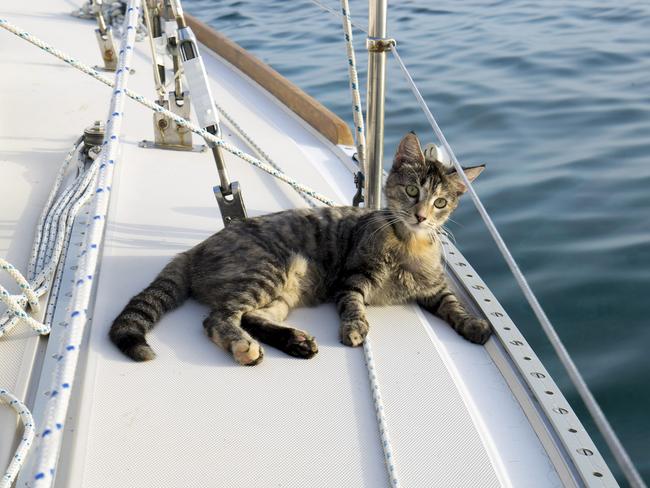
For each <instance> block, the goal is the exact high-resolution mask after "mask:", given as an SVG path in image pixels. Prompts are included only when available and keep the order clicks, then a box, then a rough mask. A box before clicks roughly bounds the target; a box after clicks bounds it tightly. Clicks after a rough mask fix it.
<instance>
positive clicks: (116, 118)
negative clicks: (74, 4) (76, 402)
mask: <svg viewBox="0 0 650 488" xmlns="http://www.w3.org/2000/svg"><path fill="white" fill-rule="evenodd" d="M139 11H140V0H130V1H129V4H128V7H127V11H126V18H125V25H126V27H125V29H124V34H123V36H122V40H121V46H120V51H119V61H118V67H117V70H116V72H115V90H114V91H113V96H112V98H111V103H110V109H109V117H108V122H107V124H106V136H105V139H104V142H103V147H102V152H101V154H100V157H99V159H98V160H97V161H98V165H99V166H98V177H97V187H96V189H95V192H94V200H93V201H92V204H91V208H92V210H91V215H92V220H91V221H90V223H89V224H88V229H87V231H86V236H85V243H84V244H85V245H84V248H83V250H82V252H81V258H80V261H79V265H78V269H77V272H76V274H75V283H76V286H75V288H74V290H73V294H72V298H71V300H70V317H69V320H68V327H66V330H65V332H66V333H65V335H64V336H63V340H62V343H61V346H60V349H59V353H58V354H59V357H60V358H61V359H60V360H59V361H58V362H57V363H56V366H55V371H54V373H53V375H52V383H51V385H50V388H49V390H48V391H49V399H48V402H47V404H46V406H45V414H44V418H43V425H42V427H41V428H40V430H39V445H38V451H37V454H36V459H35V464H34V466H35V468H34V472H33V480H34V487H36V488H42V487H48V486H51V485H52V483H53V481H54V476H55V473H56V471H55V470H56V464H57V460H58V456H59V451H60V447H61V440H62V436H63V428H64V425H65V420H66V415H67V410H68V405H69V402H70V392H71V389H72V386H73V384H74V379H75V371H76V368H77V363H78V360H79V348H80V346H81V341H82V337H83V334H84V329H85V326H86V324H87V321H88V317H87V315H86V312H87V309H88V305H89V302H90V295H91V291H92V285H93V277H94V275H95V273H96V269H97V263H98V258H99V251H100V247H101V243H102V240H103V235H104V230H105V225H106V215H107V213H108V203H109V198H110V191H111V184H112V179H113V170H114V167H115V164H116V162H117V160H118V152H119V135H120V129H121V125H122V119H123V116H124V111H123V108H124V102H125V100H126V93H125V88H126V83H127V80H128V78H129V74H130V68H129V66H130V62H131V58H132V54H133V45H134V42H135V35H136V26H137V22H138V17H139Z"/></svg>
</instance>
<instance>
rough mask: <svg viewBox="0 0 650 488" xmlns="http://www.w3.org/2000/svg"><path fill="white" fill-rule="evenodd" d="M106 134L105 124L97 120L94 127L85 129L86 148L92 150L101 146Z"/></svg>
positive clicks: (84, 140)
mask: <svg viewBox="0 0 650 488" xmlns="http://www.w3.org/2000/svg"><path fill="white" fill-rule="evenodd" d="M105 133H106V126H105V125H104V123H103V122H102V121H101V120H96V121H95V123H94V124H93V125H91V126H89V127H86V128H85V129H84V135H83V142H84V147H85V148H88V149H90V148H91V147H93V146H101V145H102V143H103V142H104V134H105Z"/></svg>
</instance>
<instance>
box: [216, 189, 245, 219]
mask: <svg viewBox="0 0 650 488" xmlns="http://www.w3.org/2000/svg"><path fill="white" fill-rule="evenodd" d="M213 190H214V196H215V198H216V199H217V203H218V204H219V211H220V212H221V218H222V219H223V223H224V225H228V224H230V223H231V222H232V221H233V220H244V219H245V218H246V207H245V206H244V200H243V199H242V194H241V188H240V187H239V182H237V181H233V182H232V183H231V184H230V187H229V188H228V191H226V192H224V191H223V189H222V188H221V187H220V186H219V185H217V186H215V187H214V188H213Z"/></svg>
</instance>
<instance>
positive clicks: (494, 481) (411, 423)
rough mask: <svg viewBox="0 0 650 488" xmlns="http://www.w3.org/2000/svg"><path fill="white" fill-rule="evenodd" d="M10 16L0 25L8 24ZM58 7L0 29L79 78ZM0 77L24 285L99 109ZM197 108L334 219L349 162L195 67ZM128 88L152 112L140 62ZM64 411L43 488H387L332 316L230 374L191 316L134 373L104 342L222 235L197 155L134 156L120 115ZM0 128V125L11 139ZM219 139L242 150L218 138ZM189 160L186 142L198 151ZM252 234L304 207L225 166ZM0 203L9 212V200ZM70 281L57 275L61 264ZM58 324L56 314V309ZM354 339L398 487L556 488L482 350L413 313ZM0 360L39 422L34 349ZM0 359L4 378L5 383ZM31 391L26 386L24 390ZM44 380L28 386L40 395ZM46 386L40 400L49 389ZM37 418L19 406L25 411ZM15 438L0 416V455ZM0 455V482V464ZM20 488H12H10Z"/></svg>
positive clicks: (368, 412)
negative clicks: (207, 101)
mask: <svg viewBox="0 0 650 488" xmlns="http://www.w3.org/2000/svg"><path fill="white" fill-rule="evenodd" d="M18 9H19V10H20V11H17V10H18ZM71 9H72V6H71V4H70V3H68V2H65V1H60V0H57V1H45V0H34V1H32V2H28V3H24V4H21V5H20V6H19V7H18V6H14V7H8V8H7V9H6V10H8V11H6V12H5V14H6V16H7V17H8V18H10V19H15V21H16V22H18V23H20V24H21V25H22V26H24V27H25V28H26V29H28V30H30V31H31V32H33V33H35V34H36V35H39V36H41V37H43V38H45V39H49V40H51V41H52V42H54V43H56V44H57V46H59V47H60V48H61V49H63V50H66V51H68V52H70V53H74V55H75V56H76V57H77V58H78V59H82V60H85V61H87V62H89V63H92V62H99V52H98V48H97V45H96V42H95V39H94V32H93V29H94V25H93V24H92V23H91V22H87V21H83V20H79V19H76V18H73V17H71V16H69V14H68V13H69V11H70V10H71ZM0 46H2V51H3V53H6V54H5V56H3V58H2V59H1V60H0V62H1V63H3V65H4V70H3V71H4V72H5V73H9V75H8V76H4V77H2V78H0V93H3V94H5V95H6V94H11V97H5V99H4V100H3V109H5V110H7V112H6V113H7V114H9V116H8V117H3V118H2V122H3V124H4V127H3V128H2V129H3V130H2V133H3V136H2V141H3V143H2V147H1V148H0V154H1V155H2V161H3V162H2V175H3V176H2V179H0V185H2V186H1V187H0V191H1V192H2V194H3V195H9V196H10V200H9V201H11V202H12V203H11V205H4V204H3V206H2V215H1V218H2V222H3V224H4V225H3V230H2V232H3V233H2V235H1V236H0V238H1V239H2V241H1V246H0V253H2V255H3V256H7V257H8V258H9V259H10V260H12V261H13V262H14V264H16V266H17V267H19V268H21V269H24V268H25V266H26V263H27V259H28V249H29V246H30V243H31V239H32V235H31V233H32V230H33V228H34V225H35V224H36V221H37V217H38V213H39V211H40V206H41V204H42V202H44V200H45V195H46V194H47V191H48V184H49V182H50V181H51V180H52V179H53V176H54V173H55V172H56V169H57V167H58V164H57V163H58V162H59V161H61V160H62V159H63V156H64V153H65V151H66V149H67V147H68V145H70V144H71V143H72V142H73V141H74V139H75V138H76V137H77V136H78V134H80V133H81V131H82V130H83V129H84V128H85V127H86V126H88V125H90V124H91V123H92V122H93V121H94V120H96V119H103V118H105V116H106V110H107V107H108V98H109V95H110V90H109V89H107V88H106V87H103V86H101V85H99V84H98V83H96V82H95V81H94V80H91V79H90V78H87V77H84V76H83V75H82V74H80V73H78V72H76V71H74V70H72V69H71V68H68V67H65V66H63V65H62V64H59V63H58V62H56V61H54V60H53V59H52V58H50V57H48V56H47V55H46V54H44V53H42V52H41V51H39V50H37V49H36V48H34V47H33V46H30V45H28V44H26V43H24V42H22V41H20V40H18V39H15V38H9V37H8V36H7V35H2V36H0ZM203 54H204V58H205V62H206V68H207V71H208V73H209V76H210V81H211V84H212V88H213V91H214V93H215V96H216V98H217V99H218V101H219V103H220V104H221V105H223V106H224V107H225V108H226V109H227V110H228V111H229V112H230V113H231V114H232V115H233V116H234V117H235V118H236V120H237V121H238V123H239V124H240V125H242V127H244V128H245V130H246V131H247V132H249V133H250V134H252V135H253V136H254V137H255V140H256V141H257V143H258V144H259V145H260V146H261V147H262V148H263V149H264V150H265V151H266V152H267V153H269V154H270V155H271V156H272V157H273V158H274V159H275V160H276V161H277V162H278V163H279V164H280V165H281V166H282V169H283V170H284V171H285V172H286V173H288V174H290V175H294V176H295V177H296V178H297V179H299V180H300V181H301V182H303V183H305V184H307V185H310V186H312V187H313V188H315V189H316V190H318V191H320V192H322V193H324V194H326V195H329V196H331V197H332V198H334V199H335V200H337V201H339V202H342V203H343V202H349V201H351V197H352V194H353V192H354V188H353V185H352V173H351V171H350V164H351V163H350V161H349V158H348V156H347V155H346V153H345V152H344V151H343V150H342V148H340V147H337V146H335V145H333V144H331V143H330V142H328V141H327V140H326V139H325V138H323V137H322V136H320V135H319V134H317V133H316V132H315V131H314V130H313V129H312V128H311V127H309V126H308V125H307V124H306V123H305V122H304V121H302V120H301V119H299V118H298V117H297V116H295V115H294V114H293V113H291V112H290V111H288V110H287V109H286V108H285V107H284V106H282V105H281V104H280V103H279V102H278V101H277V100H276V99H274V98H273V97H272V96H270V95H269V94H268V93H267V92H265V91H264V90H263V89H262V88H260V87H259V86H258V85H257V84H256V83H254V82H253V81H251V80H250V79H249V78H247V77H246V76H245V75H243V74H242V73H240V72H239V71H238V70H237V69H236V68H234V67H233V66H231V65H230V64H228V63H227V62H225V61H223V60H222V59H221V58H219V57H218V56H216V55H214V54H212V53H210V52H209V51H207V50H204V52H203ZM134 68H135V70H136V72H135V74H134V75H133V76H132V77H131V81H130V86H129V87H130V88H131V89H133V90H135V91H137V92H140V93H143V94H145V95H149V96H151V97H153V92H154V90H153V80H152V76H151V65H150V58H149V52H148V46H147V44H146V42H142V43H138V45H137V50H136V54H135V65H134ZM125 112H126V113H125V122H124V126H123V134H122V137H121V139H122V141H123V143H122V155H121V160H120V162H119V164H118V165H117V166H116V173H115V179H114V182H113V186H112V189H111V192H112V197H111V198H112V200H111V208H110V213H109V218H108V226H107V232H106V237H105V247H104V251H103V257H102V260H101V266H100V275H99V281H98V285H97V292H96V300H95V305H94V309H93V310H92V313H91V314H90V315H91V316H92V320H91V323H90V325H89V332H88V338H87V343H86V346H85V351H86V354H85V358H84V360H83V361H82V364H81V365H80V368H79V372H78V379H77V384H76V388H77V392H76V397H77V400H76V401H75V402H74V405H73V408H72V411H71V412H70V422H69V423H68V424H67V425H66V437H65V440H64V449H63V456H62V459H61V461H60V464H59V470H58V474H57V482H56V485H57V486H59V487H66V486H83V487H87V488H92V487H104V486H120V487H129V486H134V487H135V486H160V487H164V486H179V485H182V486H229V487H240V486H241V487H269V486H282V487H304V486H309V487H314V488H315V487H320V486H323V487H325V486H327V487H331V486H337V487H343V486H346V487H356V486H359V487H361V486H363V487H369V488H370V487H372V488H375V487H380V486H389V481H388V474H387V469H386V466H385V462H384V455H383V451H382V445H381V439H380V435H379V431H378V427H377V421H376V418H375V412H374V405H373V399H372V391H371V387H370V383H369V380H368V373H367V369H366V365H365V362H364V356H363V352H362V350H361V349H352V348H347V347H345V346H343V345H341V344H340V343H339V342H338V318H337V316H336V312H335V310H334V308H333V307H332V306H331V305H323V306H320V307H317V308H311V309H299V310H296V311H295V312H293V313H292V314H291V315H290V317H289V320H288V321H289V322H290V323H291V324H293V325H295V326H296V327H299V328H304V329H306V330H308V331H310V332H311V333H312V334H313V335H314V336H316V338H317V341H318V343H319V349H320V351H319V353H318V354H317V355H316V356H315V357H314V358H313V359H311V360H300V359H295V358H291V357H289V356H286V355H284V354H282V353H280V352H278V351H276V350H274V349H272V348H270V347H266V348H265V351H266V354H265V358H264V361H263V362H262V363H261V364H260V365H258V366H255V367H252V368H245V367H241V366H238V365H236V364H235V363H234V361H233V360H232V358H231V357H230V356H229V355H228V354H227V353H225V352H224V351H222V350H220V349H219V348H217V347H216V346H215V345H214V344H212V343H211V342H210V341H209V340H208V338H207V337H206V336H205V334H204V332H203V329H202V326H201V322H202V319H203V318H204V316H205V315H206V312H207V309H205V308H203V307H202V306H200V305H198V304H196V303H194V302H191V301H190V302H188V303H186V304H185V305H183V306H182V307H181V308H179V309H178V310H176V311H174V312H172V313H170V314H169V315H167V316H165V317H164V318H163V320H162V321H161V322H160V324H158V326H157V327H156V329H155V330H154V331H153V332H152V333H151V334H150V335H149V338H150V343H151V345H152V346H153V348H154V350H155V351H156V352H157V354H158V357H157V359H156V360H154V361H151V362H148V363H144V364H143V363H134V362H132V361H130V360H129V359H127V358H126V357H124V356H122V355H121V354H120V353H119V352H118V351H117V349H115V347H114V346H113V345H112V344H111V343H110V342H109V340H108V337H107V332H108V328H109V326H110V324H111V322H112V320H113V318H114V317H115V316H116V315H117V313H118V312H119V311H120V310H121V308H122V307H123V306H124V304H125V303H126V302H127V301H128V299H129V298H130V297H131V296H132V295H134V294H135V293H137V292H138V291H140V290H141V289H142V288H143V287H144V286H146V285H147V284H148V283H149V282H150V281H151V279H152V278H153V277H154V276H155V275H156V273H157V272H158V271H159V270H160V269H161V268H162V267H163V266H164V264H165V263H166V262H167V261H168V260H169V259H170V258H171V257H172V256H173V255H174V254H175V253H177V252H179V251H182V250H185V249H187V248H189V247H190V246H192V245H194V244H196V243H197V242H199V241H200V240H202V239H204V238H205V237H207V236H209V235H210V234H212V233H214V232H215V231H217V230H218V229H219V228H221V226H222V222H221V219H220V216H219V212H218V208H217V205H216V201H215V200H214V196H213V194H212V186H213V185H215V184H216V183H217V175H216V170H215V168H214V163H213V161H212V158H211V155H210V153H209V152H206V153H185V152H176V151H162V150H157V149H144V148H141V147H140V146H139V145H138V143H139V142H140V141H141V140H142V139H151V138H152V136H153V128H152V115H151V113H150V112H149V111H147V110H146V109H145V108H143V107H141V106H139V105H136V104H135V103H133V102H129V103H128V104H127V106H126V110H125ZM9 121H11V123H9ZM223 132H224V136H225V138H226V140H227V141H228V142H231V143H233V144H236V145H237V146H238V147H240V148H241V149H243V150H244V151H246V152H252V150H251V149H250V148H248V147H247V146H246V144H245V143H244V142H243V141H241V140H240V139H239V138H238V137H237V136H236V135H235V134H233V133H232V132H231V130H230V129H229V127H228V125H227V124H225V125H224V130H223ZM199 142H200V141H198V140H195V143H199ZM226 161H227V164H228V167H229V171H230V174H231V177H232V178H233V179H235V180H238V181H239V182H240V183H241V185H242V188H243V195H244V200H245V202H246V206H247V209H248V213H249V215H259V214H263V213H269V212H273V211H278V210H282V209H288V208H293V207H296V206H304V205H305V202H304V201H303V200H302V199H301V198H300V197H299V196H298V195H297V194H296V193H295V192H294V191H293V190H292V189H291V188H290V187H288V186H287V185H285V184H283V183H281V182H279V181H277V180H275V179H274V178H272V177H270V176H268V175H266V174H264V173H261V172H259V171H258V170H256V169H255V168H253V167H251V166H249V165H248V164H247V163H245V162H243V161H241V160H239V159H237V158H235V157H234V156H231V155H230V154H226ZM11 198H13V199H11ZM71 265H74V263H72V264H71ZM59 299H60V300H62V304H63V306H65V296H63V295H62V296H60V297H59ZM369 318H370V323H371V333H370V338H371V340H372V347H373V350H374V356H375V362H376V368H377V377H378V383H379V386H380V389H381V395H382V398H383V402H384V404H383V408H384V414H385V416H386V420H387V424H388V434H389V436H390V439H391V443H392V447H393V451H394V464H395V466H396V467H397V469H398V475H399V479H400V482H401V484H402V486H406V487H425V486H544V487H548V486H561V485H562V483H561V481H560V477H559V475H558V473H557V471H556V468H555V467H554V465H553V464H552V462H551V459H550V458H549V456H548V455H547V453H546V451H545V450H544V448H543V446H542V443H541V442H540V440H539V438H538V437H537V434H536V433H535V431H534V430H533V427H532V426H531V424H530V423H529V420H528V418H527V416H526V414H525V413H524V411H523V410H522V407H521V406H520V404H519V402H518V401H517V399H516V398H515V396H514V395H513V392H512V391H511V389H510V387H509V385H508V383H507V382H506V380H505V379H504V377H503V376H502V374H501V372H500V371H499V369H497V366H496V365H495V364H494V362H493V360H492V358H491V357H490V355H489V354H488V352H487V351H486V348H484V347H481V346H476V345H473V344H470V343H468V342H466V341H464V340H463V339H462V338H460V337H459V336H457V335H456V334H455V333H454V332H453V331H452V330H451V328H450V327H449V326H448V325H447V324H445V323H443V322H442V321H440V320H439V319H437V318H435V317H433V316H431V315H429V314H426V313H425V312H423V311H421V310H420V309H419V308H417V307H416V306H414V305H408V306H395V307H372V308H370V309H369ZM9 339H10V340H6V339H4V340H0V361H2V363H1V364H2V367H1V368H0V384H2V385H6V386H9V387H10V388H13V389H14V391H16V392H18V393H19V394H20V395H22V396H23V397H28V398H30V401H31V404H34V403H35V404H36V406H35V409H36V410H38V403H39V398H40V396H42V393H43V392H42V391H40V390H39V388H40V387H39V386H37V385H38V382H39V369H37V368H36V369H33V370H32V369H31V368H30V366H31V365H32V361H33V360H34V358H35V357H37V358H41V359H38V360H37V361H36V364H40V361H41V360H42V358H45V359H44V361H45V363H47V354H46V353H45V352H44V351H45V344H43V347H42V348H41V349H40V352H39V353H38V354H37V350H36V349H37V342H38V340H37V338H36V337H34V335H33V334H32V333H31V332H30V331H28V330H26V329H20V330H17V331H16V332H15V333H14V334H13V335H12V336H11V337H10V338H9ZM5 358H9V359H10V360H9V361H8V364H5V362H7V361H5ZM30 373H31V374H30ZM41 379H42V378H41ZM46 380H47V378H45V383H47V381H46ZM34 399H35V401H34ZM14 428H15V419H14V418H13V417H12V416H11V414H10V413H7V412H5V411H0V435H1V436H2V438H3V440H4V439H6V438H7V436H11V435H12V434H11V433H12V432H13V429H14ZM6 445H7V444H6V443H5V442H2V443H0V465H4V463H5V462H6V460H7V458H8V456H9V450H8V449H7V450H5V449H6V448H5V446H6ZM20 486H22V485H20Z"/></svg>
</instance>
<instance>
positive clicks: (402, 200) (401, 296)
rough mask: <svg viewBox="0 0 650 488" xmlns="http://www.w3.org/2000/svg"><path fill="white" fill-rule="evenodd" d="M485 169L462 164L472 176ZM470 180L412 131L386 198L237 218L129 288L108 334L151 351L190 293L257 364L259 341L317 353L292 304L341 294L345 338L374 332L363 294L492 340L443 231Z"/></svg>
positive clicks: (219, 340)
mask: <svg viewBox="0 0 650 488" xmlns="http://www.w3.org/2000/svg"><path fill="white" fill-rule="evenodd" d="M483 169H484V167H483V166H475V167H471V168H467V169H466V170H465V173H466V174H467V176H468V178H469V179H470V180H473V179H474V178H476V177H477V176H478V175H479V174H480V173H481V172H482V171H483ZM465 190H466V188H465V185H464V184H463V182H462V180H461V179H460V177H459V175H458V174H457V173H456V172H455V171H454V170H449V169H448V168H447V167H445V166H444V165H443V164H441V163H440V162H438V161H430V160H426V159H425V156H424V154H423V153H422V149H421V147H420V143H419V141H418V138H417V137H416V135H415V134H414V133H409V134H407V135H406V136H405V137H404V138H403V139H402V141H401V142H400V144H399V147H398V149H397V153H396V155H395V159H394V162H393V167H392V169H391V171H390V174H389V175H388V179H387V181H386V187H385V194H386V202H387V208H386V209H383V210H370V209H365V208H357V207H333V208H312V209H296V210H287V211H284V212H278V213H274V214H270V215H264V216H261V217H254V218H249V219H246V220H243V221H237V222H233V223H232V224H230V225H229V226H228V227H226V228H224V229H222V230H220V231H219V232H217V233H216V234H214V235H212V236H211V237H209V238H207V239H206V240H205V241H203V242H201V243H200V244H198V245H196V246H195V247H193V248H192V249H190V250H189V251H186V252H183V253H181V254H179V255H178V256H176V257H175V258H174V259H173V260H172V261H171V262H170V263H169V264H168V265H167V266H166V267H165V268H164V269H163V270H162V271H161V272H160V274H159V275H158V276H157V277H156V279H155V280H154V281H153V282H152V283H151V284H150V285H149V286H148V287H147V288H146V289H145V290H144V291H142V292H140V293H139V294H138V295H136V296H134V297H133V298H132V299H131V301H130V302H129V303H128V304H127V306H126V307H125V308H124V310H123V311H122V312H121V313H120V314H119V316H118V317H117V318H116V319H115V321H114V322H113V325H112V327H111V330H110V338H111V340H112V341H113V342H114V343H115V345H116V346H117V347H118V348H119V349H120V350H121V351H122V352H123V353H124V354H126V355H127V356H129V357H130V358H132V359H134V360H136V361H146V360H149V359H153V358H154V357H155V354H154V352H153V350H152V349H151V347H150V346H149V345H148V344H147V342H146V340H145V334H146V333H147V332H148V331H149V330H151V329H152V328H153V326H154V324H155V323H156V322H157V321H158V320H159V319H160V317H161V316H162V315H163V314H164V313H165V312H168V311H170V310H172V309H173V308H175V307H177V306H179V305H180V304H181V303H183V302H184V301H185V300H186V299H187V298H188V297H192V298H195V299H196V300H198V301H199V302H201V303H204V304H206V305H208V306H209V307H210V309H211V311H210V314H209V316H208V317H207V318H206V319H205V320H204V321H203V326H204V327H205V331H206V333H207V335H208V336H209V337H210V339H212V341H213V342H215V343H216V344H218V345H219V346H220V347H222V348H223V349H225V350H226V351H229V352H230V353H231V354H232V355H233V356H234V358H235V360H236V361H237V362H238V363H239V364H243V365H254V364H257V363H259V362H260V361H261V360H262V358H263V356H264V350H263V349H262V346H260V344H259V342H258V341H261V342H263V343H265V344H268V345H270V346H272V347H275V348H278V349H280V350H282V351H284V352H285V353H287V354H290V355H292V356H296V357H300V358H310V357H312V356H314V354H316V353H317V352H318V347H317V345H316V341H315V340H314V338H313V337H312V336H310V335H309V334H308V333H307V332H305V331H302V330H298V329H294V328H291V327H288V326H286V325H284V324H283V321H284V319H285V318H286V317H287V315H288V314H289V311H290V310H291V309H292V308H295V307H299V306H309V305H316V304H318V303H322V302H326V301H333V302H334V303H335V304H336V308H337V310H338V313H339V315H340V317H341V325H340V339H341V342H342V343H343V344H345V345H347V346H353V347H354V346H359V345H360V344H362V343H363V340H364V338H365V337H366V334H368V320H367V318H366V305H385V304H395V303H404V302H408V301H412V300H416V301H417V302H418V303H419V304H420V305H421V306H422V307H424V308H425V309H426V310H428V311H430V312H432V313H433V314H435V315H437V316H439V317H441V318H442V319H444V320H445V321H447V322H448V323H449V324H451V326H452V327H453V328H454V329H455V330H456V331H457V332H458V333H459V334H460V335H462V336H463V337H464V338H466V339H467V340H469V341H472V342H475V343H477V344H484V343H485V342H486V341H487V339H488V337H489V336H490V333H491V330H490V326H489V324H488V323H487V322H486V321H485V320H482V319H480V318H476V317H473V316H471V315H470V314H468V313H467V311H466V310H465V309H464V308H463V306H462V305H461V303H460V302H459V300H458V298H457V297H456V296H455V295H454V293H453V291H452V290H451V289H450V287H449V285H448V284H447V281H446V278H445V272H444V269H443V267H442V263H441V247H440V245H439V239H438V238H437V234H436V232H437V231H438V229H440V227H441V226H442V225H443V224H444V222H445V221H446V220H447V218H448V217H449V214H451V212H452V211H453V210H454V209H455V208H456V206H457V205H458V199H459V197H460V196H461V194H462V193H463V192H464V191H465Z"/></svg>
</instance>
